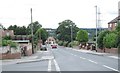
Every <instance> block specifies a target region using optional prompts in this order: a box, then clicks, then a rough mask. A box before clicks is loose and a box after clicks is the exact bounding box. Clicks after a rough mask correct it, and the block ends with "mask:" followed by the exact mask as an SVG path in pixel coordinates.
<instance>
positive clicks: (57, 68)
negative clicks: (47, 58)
mask: <svg viewBox="0 0 120 73" xmlns="http://www.w3.org/2000/svg"><path fill="white" fill-rule="evenodd" d="M53 62H54V64H55V68H56V71H60V67H59V65H58V63H57V61H56V60H55V59H54V60H53Z"/></svg>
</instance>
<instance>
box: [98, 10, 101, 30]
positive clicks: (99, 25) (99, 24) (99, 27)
mask: <svg viewBox="0 0 120 73" xmlns="http://www.w3.org/2000/svg"><path fill="white" fill-rule="evenodd" d="M100 14H101V12H100V8H99V11H98V29H99V31H101V19H100Z"/></svg>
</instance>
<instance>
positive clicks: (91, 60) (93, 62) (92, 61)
mask: <svg viewBox="0 0 120 73" xmlns="http://www.w3.org/2000/svg"><path fill="white" fill-rule="evenodd" d="M88 61H90V62H92V63H95V64H98V63H97V62H95V61H93V60H88Z"/></svg>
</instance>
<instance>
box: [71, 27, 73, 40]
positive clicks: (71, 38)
mask: <svg viewBox="0 0 120 73" xmlns="http://www.w3.org/2000/svg"><path fill="white" fill-rule="evenodd" d="M72 35H73V29H72V25H71V42H72V41H73V36H72Z"/></svg>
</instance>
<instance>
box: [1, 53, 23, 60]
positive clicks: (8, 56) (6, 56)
mask: <svg viewBox="0 0 120 73" xmlns="http://www.w3.org/2000/svg"><path fill="white" fill-rule="evenodd" d="M20 58H21V53H19V52H17V53H7V54H6V53H3V54H0V59H20Z"/></svg>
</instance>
